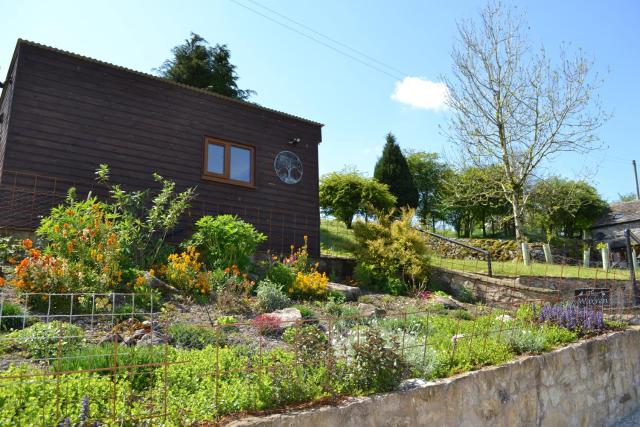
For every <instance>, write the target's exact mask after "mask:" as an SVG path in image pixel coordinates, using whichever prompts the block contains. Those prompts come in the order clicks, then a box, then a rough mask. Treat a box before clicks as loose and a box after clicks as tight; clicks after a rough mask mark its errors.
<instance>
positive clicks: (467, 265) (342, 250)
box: [320, 219, 629, 280]
mask: <svg viewBox="0 0 640 427" xmlns="http://www.w3.org/2000/svg"><path fill="white" fill-rule="evenodd" d="M320 244H321V251H322V255H331V256H345V257H352V256H353V254H354V250H355V248H356V245H357V243H356V240H355V237H354V236H353V230H349V229H347V227H346V226H345V225H344V224H343V223H342V222H340V221H336V220H326V219H323V220H322V221H321V222H320ZM431 261H432V265H433V266H434V267H443V268H450V269H453V270H462V271H467V272H471V273H485V274H486V273H487V263H486V262H485V261H481V260H473V259H465V260H463V259H452V258H440V257H438V256H435V255H433V256H432V257H431ZM492 269H493V274H494V275H495V276H510V277H516V276H548V277H576V278H583V279H599V280H628V279H629V272H628V271H627V270H621V269H610V270H609V271H608V272H605V271H604V270H603V269H602V268H584V267H582V266H575V265H556V264H544V263H532V264H531V265H530V266H528V267H526V266H525V265H524V264H523V263H522V262H516V261H506V262H500V261H494V262H493V263H492Z"/></svg>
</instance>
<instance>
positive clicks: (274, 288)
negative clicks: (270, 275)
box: [256, 279, 291, 311]
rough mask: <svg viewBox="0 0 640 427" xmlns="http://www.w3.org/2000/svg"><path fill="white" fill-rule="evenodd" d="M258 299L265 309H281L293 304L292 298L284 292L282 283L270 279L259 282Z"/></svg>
mask: <svg viewBox="0 0 640 427" xmlns="http://www.w3.org/2000/svg"><path fill="white" fill-rule="evenodd" d="M256 299H257V301H258V306H259V307H260V308H261V309H262V310H265V311H274V310H280V309H282V308H285V307H288V306H290V305H291V299H290V298H289V297H288V296H287V294H285V293H284V291H283V290H282V288H281V287H280V285H278V284H277V283H274V282H272V281H271V280H269V279H264V280H262V281H261V282H260V283H258V288H257V291H256Z"/></svg>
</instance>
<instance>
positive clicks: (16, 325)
mask: <svg viewBox="0 0 640 427" xmlns="http://www.w3.org/2000/svg"><path fill="white" fill-rule="evenodd" d="M25 316H26V313H25V310H24V309H23V308H22V307H20V306H19V305H17V304H14V303H12V302H9V301H3V302H2V319H1V321H0V331H10V330H12V329H13V330H17V329H22V324H23V321H24V320H25V319H26V317H25Z"/></svg>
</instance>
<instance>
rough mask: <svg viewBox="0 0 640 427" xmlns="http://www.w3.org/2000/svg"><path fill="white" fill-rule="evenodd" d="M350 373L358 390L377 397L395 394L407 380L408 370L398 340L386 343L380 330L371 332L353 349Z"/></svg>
mask: <svg viewBox="0 0 640 427" xmlns="http://www.w3.org/2000/svg"><path fill="white" fill-rule="evenodd" d="M348 369H349V372H350V375H351V378H350V380H351V381H352V382H353V384H352V386H353V387H354V388H355V389H356V390H360V391H361V392H363V393H376V392H386V391H391V390H393V389H394V388H395V387H396V386H397V385H398V384H400V381H402V379H403V378H404V375H405V374H406V373H407V369H408V366H407V364H406V362H405V360H404V359H403V357H402V355H401V352H400V344H399V343H398V341H397V340H396V339H395V338H392V339H391V340H390V342H386V341H385V339H384V338H383V337H382V334H381V332H380V330H379V329H376V328H369V329H368V330H367V331H365V333H364V337H363V339H361V342H360V343H357V342H356V343H355V344H354V345H353V358H352V360H351V363H350V365H349V368H348Z"/></svg>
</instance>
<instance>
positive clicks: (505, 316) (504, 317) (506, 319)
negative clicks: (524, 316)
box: [496, 314, 513, 322]
mask: <svg viewBox="0 0 640 427" xmlns="http://www.w3.org/2000/svg"><path fill="white" fill-rule="evenodd" d="M496 320H497V321H499V322H511V321H512V320H513V317H511V316H509V315H508V314H501V315H500V316H496Z"/></svg>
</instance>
